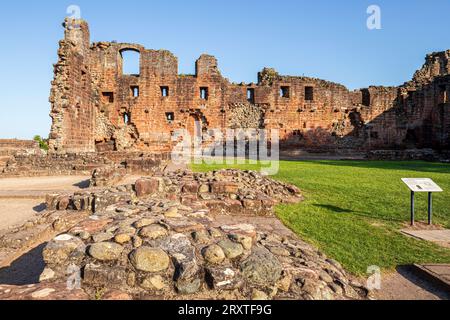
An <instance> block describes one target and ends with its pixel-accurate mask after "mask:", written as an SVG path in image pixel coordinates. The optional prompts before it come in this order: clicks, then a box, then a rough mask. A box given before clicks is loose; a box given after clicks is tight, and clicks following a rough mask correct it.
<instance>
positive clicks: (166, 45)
mask: <svg viewBox="0 0 450 320" xmlns="http://www.w3.org/2000/svg"><path fill="white" fill-rule="evenodd" d="M72 4H75V5H78V6H79V7H80V8H81V16H82V18H84V19H85V20H87V21H88V22H89V24H90V29H91V40H92V41H102V40H104V41H111V40H117V41H119V42H136V43H140V44H143V45H144V46H146V47H147V48H152V49H168V50H171V51H172V52H173V53H174V54H175V55H176V56H177V57H178V58H179V65H180V67H179V70H180V73H193V72H194V62H195V60H196V59H197V58H198V57H199V56H200V54H202V53H209V54H213V55H215V56H216V57H217V58H218V59H219V68H220V69H221V71H222V74H223V75H224V76H225V77H227V78H229V79H230V80H231V81H235V82H242V81H245V82H256V79H257V72H258V71H260V70H261V69H262V68H263V67H265V66H268V67H274V68H276V69H277V70H278V71H279V72H280V73H282V74H290V75H305V76H313V77H319V78H323V79H326V80H330V81H335V82H339V83H342V84H344V85H346V86H347V87H349V88H350V89H354V88H361V87H366V86H369V85H372V84H373V85H399V84H402V83H403V82H405V81H407V80H409V79H410V78H411V76H412V74H413V73H414V71H415V70H416V69H418V68H419V67H420V66H421V65H422V64H423V62H424V57H425V54H426V53H428V52H432V51H441V50H445V49H448V48H450V33H449V32H448V30H449V27H450V23H449V20H448V13H449V12H450V1H448V0H433V1H425V0H409V1H407V0H396V1H392V0H391V1H388V0H371V1H366V0H345V1H332V0H315V1H309V0H304V1H303V0H291V1H288V0H279V1H278V0H277V1H275V0H272V1H265V0H260V1H256V0H247V1H242V0H240V1H239V0H227V1H223V0H222V1H215V0H209V1H207V0H191V1H186V0H184V1H182V0H179V1H178V0H165V1H164V0H152V1H144V0H142V1H138V0H135V1H133V0H128V1H114V0H109V1H106V0H91V1H84V0H83V1H78V0H72V1H64V0H60V1H55V0H47V1H44V0H40V1H20V0H17V1H2V2H1V3H0V6H1V7H0V30H1V31H0V32H1V42H2V46H1V47H2V49H1V50H0V68H1V69H0V70H1V73H0V88H1V91H0V92H1V97H0V109H1V117H0V138H28V139H29V138H31V137H32V136H33V135H35V134H40V135H43V136H45V137H46V136H47V135H48V132H49V128H50V117H49V116H48V114H49V110H50V104H49V103H48V96H49V91H50V82H51V80H52V76H53V74H52V72H53V70H52V64H53V63H55V62H56V60H57V55H56V52H57V49H58V41H59V40H60V39H61V38H62V37H63V28H62V27H61V22H62V21H63V19H64V17H65V16H66V15H67V14H66V9H67V7H68V6H69V5H72ZM371 4H376V5H379V6H380V8H381V14H382V16H381V19H382V29H381V30H369V29H367V27H366V20H367V17H368V15H367V13H366V10H367V7H368V6H369V5H371Z"/></svg>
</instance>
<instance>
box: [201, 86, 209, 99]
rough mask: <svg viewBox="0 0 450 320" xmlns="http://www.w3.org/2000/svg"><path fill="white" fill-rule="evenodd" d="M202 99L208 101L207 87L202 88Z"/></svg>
mask: <svg viewBox="0 0 450 320" xmlns="http://www.w3.org/2000/svg"><path fill="white" fill-rule="evenodd" d="M200 98H201V99H202V100H208V88H207V87H201V88H200Z"/></svg>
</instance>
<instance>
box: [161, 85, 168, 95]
mask: <svg viewBox="0 0 450 320" xmlns="http://www.w3.org/2000/svg"><path fill="white" fill-rule="evenodd" d="M161 96H163V97H168V96H169V87H166V86H163V87H161Z"/></svg>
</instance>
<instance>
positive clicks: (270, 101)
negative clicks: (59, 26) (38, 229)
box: [50, 19, 450, 153]
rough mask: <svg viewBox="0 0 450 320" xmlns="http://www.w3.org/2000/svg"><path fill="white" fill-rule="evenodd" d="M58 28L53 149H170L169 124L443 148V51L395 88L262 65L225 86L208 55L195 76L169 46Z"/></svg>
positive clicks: (448, 118)
mask: <svg viewBox="0 0 450 320" xmlns="http://www.w3.org/2000/svg"><path fill="white" fill-rule="evenodd" d="M64 25H65V38H64V40H62V41H61V42H60V49H59V52H58V53H59V61H58V63H57V64H56V65H55V80H54V81H53V86H52V93H51V98H50V101H51V103H52V112H51V116H52V118H53V125H52V130H51V134H50V152H53V153H66V152H95V151H115V150H118V151H128V150H140V151H147V152H153V151H169V150H171V148H172V146H173V142H172V141H171V133H172V132H173V131H174V130H176V129H187V130H188V131H189V132H191V133H196V132H201V131H205V130H207V129H212V128H214V129H226V128H247V127H253V128H255V129H260V128H267V129H279V130H280V135H281V140H282V141H281V147H282V148H287V149H289V148H291V149H292V148H294V149H295V148H299V147H301V148H304V149H308V150H309V149H311V150H314V151H324V150H326V151H335V150H342V149H354V150H363V151H364V150H373V149H394V148H397V149H401V148H424V147H429V148H435V149H448V148H449V144H450V136H449V131H450V112H449V98H448V96H449V93H450V75H449V70H450V63H449V56H450V50H447V51H445V52H439V53H433V54H430V55H428V56H427V59H426V63H425V65H424V66H423V68H422V69H421V70H419V71H417V72H416V74H415V76H414V78H413V80H412V81H410V82H408V83H405V84H404V85H402V86H400V87H369V88H366V89H361V90H356V91H349V90H348V89H347V88H346V87H344V86H343V85H340V84H336V83H332V82H328V81H324V80H320V79H315V78H308V77H291V76H282V75H279V74H278V73H277V72H276V71H275V70H273V69H268V68H265V69H264V70H263V71H262V72H260V73H259V76H258V83H257V84H253V83H252V84H244V83H242V84H233V83H230V82H229V81H228V80H227V79H225V78H223V77H222V76H221V74H220V71H219V69H218V63H217V60H216V59H215V58H214V57H212V56H209V55H202V56H201V57H200V58H199V59H198V60H197V62H196V73H195V74H194V75H179V74H178V61H177V58H176V57H175V56H174V55H173V54H172V53H170V52H169V51H165V50H148V49H145V48H144V47H142V46H140V45H136V44H127V43H115V42H111V43H110V42H99V43H93V44H90V38H89V29H88V25H87V23H86V22H84V21H82V20H69V19H68V20H66V21H65V24H64ZM128 50H132V51H135V52H138V53H139V54H140V74H139V75H124V74H123V72H122V67H123V59H122V53H123V52H125V51H128ZM196 121H197V122H198V123H199V124H196Z"/></svg>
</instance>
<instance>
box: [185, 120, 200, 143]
mask: <svg viewBox="0 0 450 320" xmlns="http://www.w3.org/2000/svg"><path fill="white" fill-rule="evenodd" d="M202 127H203V126H202V119H201V118H200V116H199V115H197V114H190V115H189V118H188V121H187V126H186V129H187V131H188V133H189V134H190V136H191V138H192V139H194V138H198V137H201V136H202V130H203V129H202Z"/></svg>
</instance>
